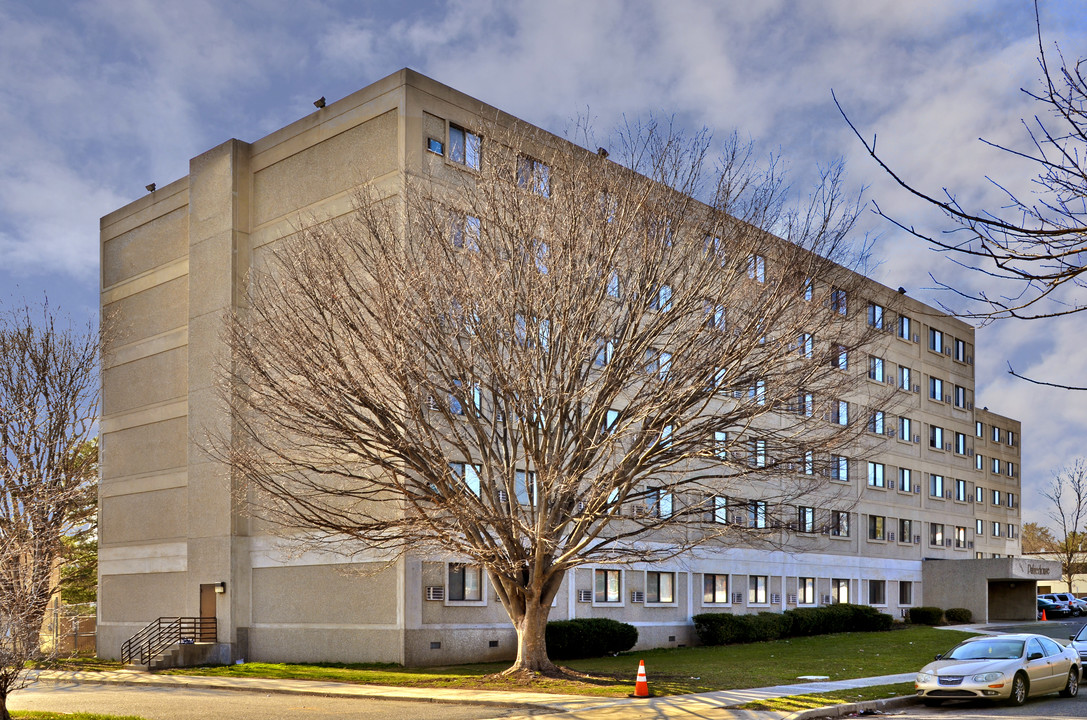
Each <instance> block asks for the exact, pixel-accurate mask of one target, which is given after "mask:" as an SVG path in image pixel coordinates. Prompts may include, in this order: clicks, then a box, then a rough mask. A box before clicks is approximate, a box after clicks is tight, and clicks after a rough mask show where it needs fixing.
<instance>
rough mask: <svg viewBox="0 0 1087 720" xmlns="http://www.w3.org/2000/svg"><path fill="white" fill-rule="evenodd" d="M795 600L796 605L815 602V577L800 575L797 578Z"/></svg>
mask: <svg viewBox="0 0 1087 720" xmlns="http://www.w3.org/2000/svg"><path fill="white" fill-rule="evenodd" d="M796 602H797V604H798V605H814V604H815V578H813V577H802V578H799V579H798V580H797V584H796Z"/></svg>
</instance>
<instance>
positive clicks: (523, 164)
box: [517, 155, 551, 198]
mask: <svg viewBox="0 0 1087 720" xmlns="http://www.w3.org/2000/svg"><path fill="white" fill-rule="evenodd" d="M517 187H520V188H524V189H526V190H530V191H532V192H534V193H536V194H537V195H540V196H541V197H545V198H548V197H551V167H550V166H549V165H547V164H546V163H544V162H542V161H540V160H536V159H535V158H531V157H529V156H528V155H522V156H520V157H519V158H517Z"/></svg>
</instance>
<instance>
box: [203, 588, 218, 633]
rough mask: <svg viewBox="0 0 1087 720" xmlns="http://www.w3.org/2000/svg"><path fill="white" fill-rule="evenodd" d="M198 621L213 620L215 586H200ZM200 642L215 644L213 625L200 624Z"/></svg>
mask: <svg viewBox="0 0 1087 720" xmlns="http://www.w3.org/2000/svg"><path fill="white" fill-rule="evenodd" d="M200 619H201V620H204V619H210V620H214V619H215V585H213V584H207V585H201V586H200ZM200 629H201V631H200V642H215V640H216V638H215V635H216V633H215V624H214V623H207V624H204V623H201V625H200Z"/></svg>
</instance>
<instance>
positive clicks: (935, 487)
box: [929, 475, 944, 497]
mask: <svg viewBox="0 0 1087 720" xmlns="http://www.w3.org/2000/svg"><path fill="white" fill-rule="evenodd" d="M929 495H931V496H932V497H943V496H944V476H943V475H932V476H930V477H929Z"/></svg>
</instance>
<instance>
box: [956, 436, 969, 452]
mask: <svg viewBox="0 0 1087 720" xmlns="http://www.w3.org/2000/svg"><path fill="white" fill-rule="evenodd" d="M955 452H956V453H957V454H959V455H965V454H966V436H965V435H963V434H962V433H960V432H957V433H955Z"/></svg>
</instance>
